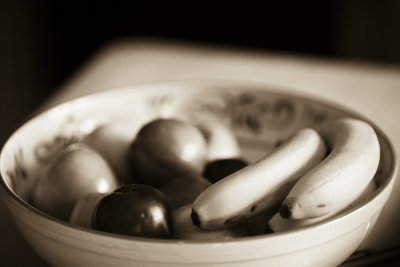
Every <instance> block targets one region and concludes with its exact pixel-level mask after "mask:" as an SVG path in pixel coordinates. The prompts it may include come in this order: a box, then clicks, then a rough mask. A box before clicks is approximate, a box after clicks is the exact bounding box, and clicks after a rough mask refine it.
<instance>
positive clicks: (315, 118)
mask: <svg viewBox="0 0 400 267" xmlns="http://www.w3.org/2000/svg"><path fill="white" fill-rule="evenodd" d="M202 113H207V114H211V115H212V116H216V117H218V118H221V119H223V120H225V121H228V122H229V123H230V124H231V125H232V129H233V132H234V134H235V136H236V137H237V139H238V140H239V144H240V147H241V149H242V151H243V157H244V158H245V159H246V160H247V161H248V162H250V163H251V162H254V161H255V160H257V159H259V158H260V157H261V156H263V155H265V154H267V153H268V152H269V151H271V150H272V149H273V148H274V147H275V146H276V144H278V143H280V142H281V141H282V140H284V139H285V138H287V137H289V136H291V135H293V133H294V132H295V131H296V130H298V129H300V128H302V127H306V126H311V127H318V125H320V124H321V123H323V122H324V121H326V120H329V119H333V118H339V117H353V118H358V119H362V120H364V121H368V119H367V118H364V117H363V116H362V115H360V114H358V113H356V112H354V111H352V110H350V109H347V108H344V107H340V106H339V105H337V104H333V103H329V102H328V101H323V100H318V99H314V98H312V97H306V96H299V95H294V94H291V93H282V90H279V89H274V88H273V87H268V86H266V85H256V84H251V83H237V82H235V83H233V82H222V81H184V82H182V81H177V82H173V81H172V82H165V83H152V84H139V85H132V86H126V87H124V88H116V89H113V90H109V91H105V92H102V93H97V94H93V95H88V96H84V97H81V98H78V99H75V100H72V101H69V102H66V103H63V104H61V105H58V106H56V107H54V108H51V109H49V110H47V111H45V112H43V113H41V114H39V115H37V116H35V117H34V118H32V119H30V120H29V121H28V122H26V123H25V124H24V125H22V126H21V127H20V128H19V129H18V130H17V131H16V132H15V133H14V134H13V135H12V136H11V137H10V138H9V139H8V141H7V142H6V144H5V145H4V147H3V149H2V152H1V157H0V170H1V178H2V179H1V189H0V192H1V193H0V195H1V198H2V200H3V201H4V202H5V204H6V206H7V208H8V209H9V210H10V212H11V214H12V216H13V219H14V221H15V223H16V224H17V226H18V228H19V230H20V232H21V233H22V235H23V236H24V238H25V239H26V240H27V242H28V243H29V244H30V245H31V246H32V248H33V249H34V250H35V251H36V252H37V253H38V254H39V255H40V256H41V257H43V259H44V260H46V261H47V262H48V263H49V264H51V265H53V266H98V267H100V266H137V265H140V266H179V265H186V266H188V265H189V266H192V265H196V266H215V265H218V266H243V265H245V266H337V265H339V264H340V263H342V262H343V261H345V260H346V259H347V258H348V257H349V256H350V255H351V254H352V253H353V252H354V251H356V249H357V248H358V247H359V245H360V244H361V243H362V241H363V240H364V239H365V238H366V236H367V235H368V234H369V232H370V231H371V229H372V228H373V226H374V224H375V222H376V221H377V219H378V217H379V214H380V212H381V210H382V208H383V206H384V205H385V203H386V201H387V199H388V198H389V196H390V194H391V191H392V189H393V185H394V178H395V172H396V159H395V154H394V151H393V146H392V145H391V142H390V140H388V138H387V137H386V135H385V134H384V133H383V132H382V131H381V130H380V129H379V128H378V127H376V125H375V124H374V123H373V122H370V121H368V122H369V123H370V124H371V125H372V126H373V127H374V129H375V131H376V133H377V135H378V139H379V144H380V149H381V160H380V163H379V167H378V171H377V173H376V174H375V177H374V179H375V182H376V184H377V187H376V189H375V190H374V191H373V192H372V193H370V194H368V196H366V197H365V199H363V201H361V203H359V204H357V205H354V206H352V207H351V208H349V209H347V210H345V211H343V212H341V213H339V214H338V215H336V216H334V217H332V218H329V219H326V220H324V221H321V222H318V223H316V224H313V225H311V226H306V227H301V228H298V229H294V230H288V231H283V232H279V233H271V234H259V235H255V236H247V237H238V238H234V239H230V240H220V241H219V240H216V241H215V240H214V241H194V240H169V239H155V238H145V237H132V236H125V235H119V234H112V233H106V232H102V231H97V230H93V229H89V228H85V227H81V226H76V225H72V224H70V223H68V222H67V221H65V220H61V219H57V218H55V217H53V216H50V215H49V214H46V213H44V212H43V211H41V210H39V209H37V208H35V207H34V206H33V205H32V204H31V203H32V199H31V197H32V191H33V188H34V186H35V184H36V183H37V181H38V179H39V178H40V177H41V176H42V175H43V170H44V169H45V166H46V165H47V164H48V163H49V161H51V159H52V158H53V157H54V156H55V155H56V154H57V152H58V151H59V150H60V148H62V147H64V146H66V145H67V144H69V143H71V142H74V141H76V140H80V139H82V138H84V137H85V136H86V135H87V134H89V133H90V132H91V131H93V129H94V128H95V127H97V126H98V125H102V124H106V123H108V122H110V121H124V122H129V125H130V126H129V129H126V131H128V132H129V133H131V134H132V135H134V134H135V133H136V132H137V131H138V130H139V129H140V127H141V126H142V125H143V124H144V123H146V122H148V121H150V120H152V119H154V118H159V117H172V118H182V119H190V117H191V116H198V114H202ZM249 193H251V192H249Z"/></svg>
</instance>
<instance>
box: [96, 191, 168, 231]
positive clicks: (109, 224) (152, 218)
mask: <svg viewBox="0 0 400 267" xmlns="http://www.w3.org/2000/svg"><path fill="white" fill-rule="evenodd" d="M171 216H172V215H171V208H170V206H169V203H168V201H167V199H166V198H165V196H164V195H163V194H162V193H161V192H160V191H158V190H157V189H155V188H154V187H152V186H149V185H143V184H129V185H125V186H123V187H121V188H119V189H117V190H115V191H114V192H113V193H111V194H109V195H107V196H105V197H103V198H102V199H101V200H100V201H99V203H98V204H97V206H96V208H95V210H94V212H93V217H92V226H93V228H94V229H97V230H102V231H106V232H111V233H116V234H124V235H132V236H140V237H152V238H169V237H171V235H172V217H171Z"/></svg>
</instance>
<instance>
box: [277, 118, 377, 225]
mask: <svg viewBox="0 0 400 267" xmlns="http://www.w3.org/2000/svg"><path fill="white" fill-rule="evenodd" d="M319 132H320V134H321V136H322V138H324V140H325V141H326V142H327V145H328V147H329V148H330V151H331V152H330V153H329V155H328V156H327V157H326V158H325V159H324V161H323V162H321V163H320V164H319V165H318V166H317V167H316V168H314V169H312V170H311V171H310V172H308V173H307V174H306V175H304V176H303V177H302V178H301V179H299V181H298V182H297V183H296V184H295V185H294V186H293V188H292V190H291V191H290V192H289V194H288V195H287V197H286V198H285V200H284V202H283V204H282V206H281V208H280V211H279V213H280V214H281V216H282V217H283V218H290V219H306V218H314V217H318V216H324V215H326V214H329V213H333V212H337V211H340V210H342V209H343V208H345V207H347V206H348V205H349V204H350V203H352V202H353V201H354V200H355V199H357V197H358V196H359V195H360V194H361V193H362V191H363V190H364V189H365V188H366V187H367V185H368V183H369V182H370V181H371V179H372V178H373V177H374V175H375V173H376V170H377V168H378V164H379V158H380V147H379V141H378V138H377V136H376V133H375V131H374V129H373V128H372V127H371V126H370V125H369V124H368V123H366V122H363V121H361V120H357V119H351V118H341V119H337V120H333V121H330V122H328V123H326V124H325V125H323V126H322V128H321V129H320V131H319Z"/></svg>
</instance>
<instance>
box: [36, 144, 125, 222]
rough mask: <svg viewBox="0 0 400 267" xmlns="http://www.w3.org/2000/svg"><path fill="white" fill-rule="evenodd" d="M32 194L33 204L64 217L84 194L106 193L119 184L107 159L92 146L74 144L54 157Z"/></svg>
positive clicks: (58, 216)
mask: <svg viewBox="0 0 400 267" xmlns="http://www.w3.org/2000/svg"><path fill="white" fill-rule="evenodd" d="M38 179H39V180H38V182H37V184H36V186H35V187H34V190H33V194H32V204H33V205H34V206H35V207H37V208H38V209H40V210H42V211H44V212H46V213H48V214H49V215H52V216H54V217H56V218H59V219H62V220H68V219H69V217H70V214H71V211H72V209H73V207H74V205H75V203H76V202H77V201H78V199H79V198H81V197H82V196H84V195H87V194H89V193H96V192H97V193H107V192H111V191H113V190H114V189H115V188H117V187H118V180H117V178H116V176H115V174H114V172H113V171H112V169H111V167H110V166H109V164H108V163H107V161H106V160H105V159H104V158H103V157H102V156H101V155H100V154H99V153H98V152H96V151H95V150H93V149H91V148H90V147H88V146H86V145H83V144H80V143H74V144H71V145H69V146H67V147H65V148H64V149H62V151H60V153H59V154H57V156H56V157H55V159H54V160H53V161H52V162H51V163H50V164H49V166H48V167H47V169H46V170H45V174H44V176H43V177H40V178H38Z"/></svg>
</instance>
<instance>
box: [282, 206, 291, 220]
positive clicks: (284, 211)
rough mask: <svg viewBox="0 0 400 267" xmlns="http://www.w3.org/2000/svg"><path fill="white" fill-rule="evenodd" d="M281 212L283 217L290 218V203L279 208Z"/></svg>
mask: <svg viewBox="0 0 400 267" xmlns="http://www.w3.org/2000/svg"><path fill="white" fill-rule="evenodd" d="M279 214H280V215H281V217H282V218H285V219H289V218H290V217H291V216H292V211H291V209H290V207H289V206H288V205H286V204H283V205H282V206H281V207H280V209H279Z"/></svg>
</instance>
